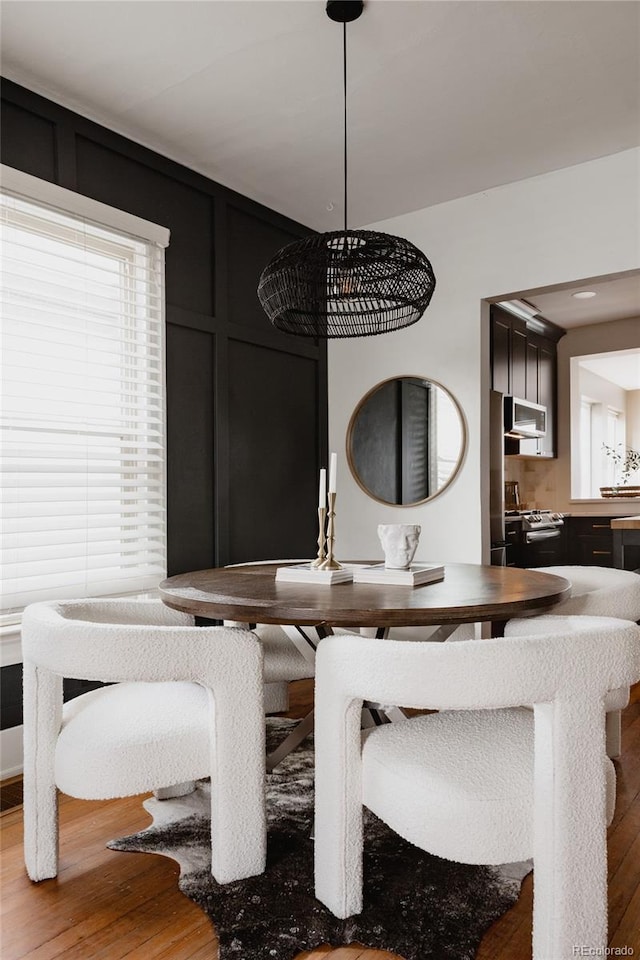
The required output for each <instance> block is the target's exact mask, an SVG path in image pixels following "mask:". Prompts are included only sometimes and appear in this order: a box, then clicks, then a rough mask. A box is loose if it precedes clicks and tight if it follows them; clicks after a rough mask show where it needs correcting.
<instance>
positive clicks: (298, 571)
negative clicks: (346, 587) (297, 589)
mask: <svg viewBox="0 0 640 960" xmlns="http://www.w3.org/2000/svg"><path fill="white" fill-rule="evenodd" d="M276 580H277V581H278V583H283V582H284V583H316V584H320V583H323V584H327V583H328V584H332V583H351V581H352V580H353V571H352V569H351V567H341V568H340V569H339V570H319V569H318V568H317V567H312V566H311V564H310V563H296V564H294V565H293V566H291V567H278V569H277V571H276Z"/></svg>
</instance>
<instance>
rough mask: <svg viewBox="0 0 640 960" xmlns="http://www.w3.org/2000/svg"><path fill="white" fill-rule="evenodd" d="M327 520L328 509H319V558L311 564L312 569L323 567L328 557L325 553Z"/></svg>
mask: <svg viewBox="0 0 640 960" xmlns="http://www.w3.org/2000/svg"><path fill="white" fill-rule="evenodd" d="M326 518H327V508H326V507H318V556H317V557H316V559H315V560H313V561H312V562H311V566H312V567H318V568H319V567H322V565H323V563H324V561H325V558H326V556H327V554H326V551H325V549H324V548H325V532H324V528H325V521H326Z"/></svg>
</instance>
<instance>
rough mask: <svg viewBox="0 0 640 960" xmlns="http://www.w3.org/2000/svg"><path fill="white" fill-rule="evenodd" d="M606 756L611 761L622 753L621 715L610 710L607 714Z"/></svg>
mask: <svg viewBox="0 0 640 960" xmlns="http://www.w3.org/2000/svg"><path fill="white" fill-rule="evenodd" d="M606 725H607V756H608V757H610V758H611V759H612V760H615V759H616V757H619V756H620V754H621V753H622V713H621V711H620V710H611V711H610V712H609V713H607V719H606Z"/></svg>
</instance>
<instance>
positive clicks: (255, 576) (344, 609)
mask: <svg viewBox="0 0 640 960" xmlns="http://www.w3.org/2000/svg"><path fill="white" fill-rule="evenodd" d="M354 562H355V561H354ZM361 562H363V563H364V562H370V561H361ZM283 565H284V563H283V562H279V563H278V562H274V563H266V564H265V563H260V564H257V563H256V564H243V565H241V566H234V567H217V568H214V569H212V570H197V571H195V572H192V573H181V574H178V575H177V576H175V577H169V578H168V579H167V580H163V582H162V583H161V584H160V596H161V597H162V600H163V601H164V603H166V604H167V605H168V606H170V607H173V608H175V609H176V610H182V611H183V612H185V613H191V614H194V615H195V616H199V617H209V618H212V619H220V620H233V621H237V622H240V623H278V624H298V625H301V626H304V625H311V626H320V625H326V626H328V627H380V628H389V627H409V626H428V625H434V624H459V623H475V622H478V621H487V620H498V621H499V620H508V619H510V618H511V617H515V616H521V615H526V614H528V613H539V612H541V611H543V610H546V609H548V608H550V607H552V606H553V604H554V603H557V602H558V601H559V600H561V599H562V598H563V597H566V596H567V595H568V594H569V591H570V589H571V585H570V583H569V581H568V580H565V579H564V578H563V577H557V576H554V575H551V574H548V573H541V572H539V571H535V570H520V569H517V568H515V567H490V566H483V565H481V564H474V563H445V565H444V566H445V575H444V579H443V580H439V581H436V582H435V583H427V584H424V585H422V586H417V587H412V586H402V585H398V584H381V583H375V584H373V583H338V584H332V585H328V584H314V583H289V582H282V581H276V577H275V574H276V570H277V569H278V567H279V566H283Z"/></svg>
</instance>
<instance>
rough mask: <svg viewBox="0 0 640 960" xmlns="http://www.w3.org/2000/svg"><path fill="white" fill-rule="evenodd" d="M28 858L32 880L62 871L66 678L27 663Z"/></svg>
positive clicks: (25, 845)
mask: <svg viewBox="0 0 640 960" xmlns="http://www.w3.org/2000/svg"><path fill="white" fill-rule="evenodd" d="M23 671H24V672H23V678H24V679H23V690H24V861H25V866H26V868H27V873H28V874H29V877H30V878H31V879H32V880H36V881H37V880H48V879H50V878H51V877H55V876H57V873H58V794H57V790H56V785H55V779H54V761H55V744H56V738H57V736H58V732H59V730H60V722H61V715H62V677H58V676H55V674H52V673H49V671H47V670H44V669H42V668H41V667H36V666H35V665H34V664H33V663H30V662H29V661H25V663H24V666H23Z"/></svg>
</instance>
